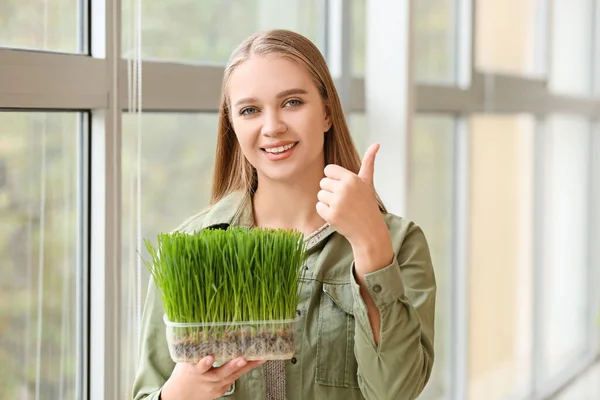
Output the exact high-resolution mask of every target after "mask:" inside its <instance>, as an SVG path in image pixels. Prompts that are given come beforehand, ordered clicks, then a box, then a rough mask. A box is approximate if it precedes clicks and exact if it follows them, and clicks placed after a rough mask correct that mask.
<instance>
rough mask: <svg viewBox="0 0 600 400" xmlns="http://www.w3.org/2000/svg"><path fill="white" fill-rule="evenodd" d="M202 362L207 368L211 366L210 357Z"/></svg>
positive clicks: (211, 360)
mask: <svg viewBox="0 0 600 400" xmlns="http://www.w3.org/2000/svg"><path fill="white" fill-rule="evenodd" d="M204 362H205V363H206V365H207V366H211V365H213V359H212V357H207V358H206V360H204Z"/></svg>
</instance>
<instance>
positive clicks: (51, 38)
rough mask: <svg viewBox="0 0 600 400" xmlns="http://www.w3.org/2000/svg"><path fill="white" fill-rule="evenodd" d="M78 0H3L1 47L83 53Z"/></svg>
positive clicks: (82, 16)
mask: <svg viewBox="0 0 600 400" xmlns="http://www.w3.org/2000/svg"><path fill="white" fill-rule="evenodd" d="M83 14H84V11H83V8H82V2H81V1H80V0H2V2H1V4H0V16H1V19H0V47H11V48H23V49H33V50H46V51H56V52H61V53H82V52H85V51H86V50H87V49H86V46H85V40H84V34H83V31H84V29H83V25H84V24H83V21H86V20H87V17H86V16H84V15H83Z"/></svg>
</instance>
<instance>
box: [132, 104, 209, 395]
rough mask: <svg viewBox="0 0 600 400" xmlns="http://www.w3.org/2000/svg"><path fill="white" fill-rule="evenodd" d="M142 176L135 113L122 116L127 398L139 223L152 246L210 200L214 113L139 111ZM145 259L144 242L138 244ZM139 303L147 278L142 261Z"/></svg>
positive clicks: (134, 324)
mask: <svg viewBox="0 0 600 400" xmlns="http://www.w3.org/2000/svg"><path fill="white" fill-rule="evenodd" d="M141 120H142V124H141V132H142V133H143V134H142V142H141V160H140V162H141V164H140V165H141V176H138V174H137V162H138V161H137V160H138V158H137V148H138V147H137V132H138V125H137V121H138V117H137V116H135V115H131V114H124V115H123V152H122V169H123V176H122V231H121V232H122V247H121V249H122V267H123V268H122V277H121V278H122V288H121V290H122V291H121V296H122V299H123V303H124V304H127V305H128V307H127V310H129V314H128V313H123V316H122V323H123V328H124V332H125V333H124V335H123V337H122V340H123V341H124V342H123V343H122V345H123V346H124V347H123V348H124V349H129V351H123V352H122V358H121V368H122V371H121V376H122V379H123V381H124V382H123V388H122V393H123V398H129V396H130V394H131V392H130V390H131V387H132V385H133V378H134V376H133V374H134V373H135V361H136V360H135V355H136V353H135V349H137V340H138V336H137V334H138V333H137V330H136V314H135V312H136V309H137V307H138V306H136V296H135V290H134V288H136V287H137V286H136V285H137V278H136V268H137V262H138V260H139V256H138V253H137V250H138V249H140V245H139V243H138V242H137V232H138V222H139V223H140V228H141V236H142V238H146V239H149V240H151V241H152V243H153V244H154V245H156V235H157V234H158V233H161V232H170V231H172V230H173V229H175V228H177V227H178V226H179V225H180V224H182V223H183V222H184V221H185V220H187V219H188V218H189V217H191V216H192V215H194V214H197V213H198V212H200V211H202V210H203V209H205V208H206V207H207V206H208V205H209V201H210V193H211V185H212V172H213V171H212V168H213V163H214V158H215V149H216V144H217V114H143V116H142V117H141ZM140 178H141V182H140V184H141V198H140V199H141V209H140V215H141V221H138V219H137V204H138V197H137V183H138V182H137V180H138V179H140ZM140 250H141V251H140V253H142V256H143V257H144V259H146V260H148V259H149V258H148V255H147V252H146V251H145V247H143V245H142V248H141V249H140ZM141 269H142V283H141V289H142V293H141V299H142V306H143V301H144V299H145V297H146V287H147V282H148V278H149V274H148V273H147V270H146V267H145V265H143V264H142V265H141Z"/></svg>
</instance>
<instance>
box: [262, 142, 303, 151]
mask: <svg viewBox="0 0 600 400" xmlns="http://www.w3.org/2000/svg"><path fill="white" fill-rule="evenodd" d="M295 145H296V143H290V144H286V145H285V146H279V147H271V148H269V149H265V151H266V152H267V153H273V154H277V153H282V152H284V151H286V150H289V149H291V148H292V147H294V146H295Z"/></svg>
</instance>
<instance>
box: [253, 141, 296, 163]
mask: <svg viewBox="0 0 600 400" xmlns="http://www.w3.org/2000/svg"><path fill="white" fill-rule="evenodd" d="M297 145H298V142H280V143H274V144H272V145H269V146H266V147H262V148H261V150H262V153H263V154H264V155H265V156H266V157H267V159H268V160H270V161H281V160H285V159H286V158H288V157H290V156H291V155H292V153H293V152H294V150H296V147H297Z"/></svg>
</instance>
